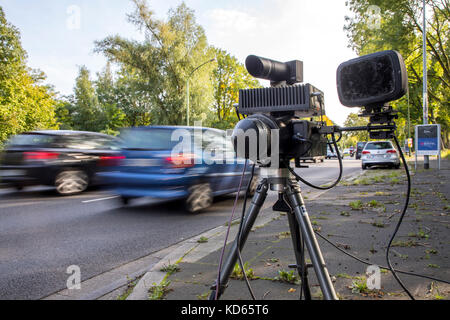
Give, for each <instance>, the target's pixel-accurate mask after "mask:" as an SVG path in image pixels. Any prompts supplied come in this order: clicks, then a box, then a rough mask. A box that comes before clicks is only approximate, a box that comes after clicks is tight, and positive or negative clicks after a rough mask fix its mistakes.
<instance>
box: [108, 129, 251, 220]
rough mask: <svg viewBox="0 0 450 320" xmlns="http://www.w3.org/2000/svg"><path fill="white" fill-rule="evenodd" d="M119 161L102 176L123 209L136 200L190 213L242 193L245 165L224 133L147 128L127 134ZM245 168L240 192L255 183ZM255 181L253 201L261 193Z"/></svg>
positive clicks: (220, 131) (124, 134)
mask: <svg viewBox="0 0 450 320" xmlns="http://www.w3.org/2000/svg"><path fill="white" fill-rule="evenodd" d="M120 138H121V140H122V141H123V145H122V147H121V157H122V159H121V161H120V163H119V164H118V165H117V166H114V167H111V168H110V170H109V171H108V172H102V173H101V174H100V176H101V177H102V178H103V180H104V183H106V184H108V185H109V186H110V187H111V188H112V190H113V191H114V192H115V193H116V194H118V195H120V197H121V199H122V201H123V203H124V204H128V203H129V201H130V200H131V199H133V198H138V197H152V198H157V199H165V200H177V199H182V200H183V202H184V204H185V208H186V210H187V211H189V212H199V211H201V210H203V209H206V208H207V207H209V206H210V205H211V204H212V202H213V198H214V197H215V196H218V195H224V194H227V193H233V192H236V191H237V190H238V186H239V182H240V179H241V176H242V172H243V170H244V164H245V159H238V158H236V155H235V152H234V149H233V145H232V144H231V141H229V138H228V139H227V137H226V132H225V131H223V130H217V129H209V128H200V127H178V126H149V127H137V128H129V129H125V130H123V131H122V132H121V134H120ZM251 167H252V166H251V164H248V165H247V170H246V172H245V175H244V179H243V185H242V188H241V190H245V189H246V187H247V184H248V182H249V180H250V177H251ZM257 183H258V181H257V178H256V177H255V178H254V179H253V180H252V183H251V187H250V192H249V195H252V194H253V193H254V192H255V190H256V187H257Z"/></svg>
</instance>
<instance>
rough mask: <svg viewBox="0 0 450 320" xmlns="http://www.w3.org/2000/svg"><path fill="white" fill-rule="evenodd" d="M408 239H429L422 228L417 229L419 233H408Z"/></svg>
mask: <svg viewBox="0 0 450 320" xmlns="http://www.w3.org/2000/svg"><path fill="white" fill-rule="evenodd" d="M408 237H414V238H419V239H428V238H429V237H430V235H429V234H427V233H426V232H425V231H423V230H422V228H419V231H417V232H415V233H414V232H410V233H408Z"/></svg>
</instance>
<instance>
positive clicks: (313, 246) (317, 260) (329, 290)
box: [285, 182, 338, 300]
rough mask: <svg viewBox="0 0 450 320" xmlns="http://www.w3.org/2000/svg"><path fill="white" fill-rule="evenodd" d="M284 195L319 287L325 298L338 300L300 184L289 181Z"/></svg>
mask: <svg viewBox="0 0 450 320" xmlns="http://www.w3.org/2000/svg"><path fill="white" fill-rule="evenodd" d="M285 194H286V197H287V199H288V200H289V201H288V202H289V206H290V207H291V208H292V210H293V211H294V213H295V217H296V218H297V221H298V224H299V225H300V230H301V234H302V236H303V240H304V241H305V244H306V248H307V249H308V252H309V257H310V258H311V261H312V264H313V267H314V271H315V273H316V276H317V279H318V280H319V285H320V288H321V289H322V293H323V297H324V299H325V300H338V298H337V295H336V292H335V291H334V287H333V283H332V282H331V278H330V275H329V273H328V270H327V267H326V265H325V261H324V259H323V257H322V253H321V251H320V248H319V244H318V243H317V239H316V236H315V234H314V229H313V227H312V225H311V222H310V220H309V216H308V212H307V211H306V207H305V203H304V202H303V198H302V195H301V191H300V186H298V185H297V183H296V182H292V183H289V185H288V188H287V191H286V193H285Z"/></svg>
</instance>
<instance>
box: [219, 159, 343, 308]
mask: <svg viewBox="0 0 450 320" xmlns="http://www.w3.org/2000/svg"><path fill="white" fill-rule="evenodd" d="M260 170H261V174H260V175H261V177H262V180H261V182H260V184H259V185H258V187H257V190H256V193H255V195H254V196H253V199H252V202H251V204H250V206H249V208H248V210H247V212H246V214H245V217H244V220H243V221H242V222H241V223H242V232H241V233H240V234H239V233H238V235H237V236H236V239H235V241H234V243H233V245H232V247H231V251H230V252H229V254H228V257H227V258H226V260H225V263H224V265H223V268H222V271H221V273H220V277H219V285H217V281H216V283H215V284H214V285H213V286H212V287H211V289H212V292H211V295H210V300H214V299H215V298H216V296H217V298H219V297H220V296H221V295H222V294H223V293H224V291H225V289H226V287H227V284H228V279H229V278H230V275H231V273H232V271H233V268H234V266H235V264H236V261H237V258H238V248H239V250H242V249H243V247H244V245H245V241H246V240H247V237H248V235H249V233H250V231H251V229H252V227H253V224H254V222H255V220H256V218H257V216H258V214H259V212H260V210H261V208H262V206H263V204H264V201H265V200H266V197H267V192H268V191H269V188H270V189H271V190H272V191H277V192H278V201H277V202H276V203H275V205H274V206H273V210H274V211H282V212H286V213H287V216H288V221H289V228H290V231H291V238H292V243H293V246H294V253H295V258H296V265H293V266H289V267H294V268H296V269H297V270H298V273H299V275H300V277H301V279H302V289H303V290H304V292H305V299H306V300H311V292H310V289H309V285H308V278H307V269H308V268H309V267H313V268H314V271H315V274H316V276H317V279H318V281H319V285H320V288H321V290H322V293H323V297H324V299H326V300H337V299H338V298H337V295H336V292H335V291H334V287H333V284H332V282H331V279H330V275H329V274H328V270H327V268H326V265H325V261H324V259H323V257H322V253H321V251H320V248H319V244H318V243H317V239H316V237H315V234H314V230H313V228H312V225H311V222H310V220H309V216H308V212H307V211H306V207H305V203H304V201H303V197H302V195H301V189H300V186H299V185H298V183H297V181H296V180H295V179H294V177H293V176H292V174H291V173H290V172H289V170H288V169H287V168H286V167H285V166H284V167H283V168H282V167H280V169H273V168H261V169H260ZM302 243H304V244H305V245H306V249H307V250H308V252H309V256H310V258H311V265H307V264H306V263H305V255H304V253H305V252H304V249H305V248H304V246H302ZM217 289H218V292H216V290H217Z"/></svg>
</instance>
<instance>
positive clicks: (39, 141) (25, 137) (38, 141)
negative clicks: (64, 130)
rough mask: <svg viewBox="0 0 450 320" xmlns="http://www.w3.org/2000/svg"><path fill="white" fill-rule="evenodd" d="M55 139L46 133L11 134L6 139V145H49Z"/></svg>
mask: <svg viewBox="0 0 450 320" xmlns="http://www.w3.org/2000/svg"><path fill="white" fill-rule="evenodd" d="M54 141H55V137H54V136H51V135H46V134H19V135H16V136H13V137H12V138H11V139H10V140H9V141H8V143H7V144H8V146H33V147H34V146H36V147H37V146H39V147H46V146H50V145H51V144H52V143H53V142H54Z"/></svg>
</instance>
